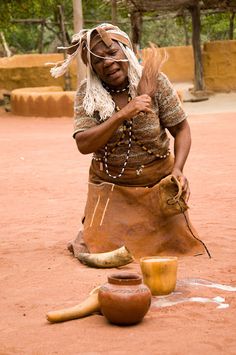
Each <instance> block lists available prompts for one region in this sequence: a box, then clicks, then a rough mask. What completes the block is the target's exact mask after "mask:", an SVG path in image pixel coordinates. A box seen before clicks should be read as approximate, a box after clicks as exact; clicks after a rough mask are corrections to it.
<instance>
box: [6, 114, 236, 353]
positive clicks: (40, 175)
mask: <svg viewBox="0 0 236 355" xmlns="http://www.w3.org/2000/svg"><path fill="white" fill-rule="evenodd" d="M189 122H190V125H191V128H192V136H193V145H192V150H191V154H190V157H189V160H188V163H187V166H186V169H185V173H186V175H187V176H188V178H189V180H190V182H191V191H192V195H191V200H190V206H191V210H190V214H191V219H192V222H193V224H194V225H195V227H196V228H197V229H198V232H199V234H200V236H201V238H202V239H203V240H204V241H205V243H206V244H207V246H208V247H209V249H210V251H211V253H212V256H213V257H212V259H211V260H209V259H208V258H207V257H197V258H193V257H190V258H184V259H181V260H180V261H179V271H178V280H181V279H184V278H187V277H191V278H194V277H195V278H203V279H208V280H211V281H214V282H218V283H221V284H227V285H231V286H236V238H235V230H236V228H235V210H236V199H235V196H236V195H235V194H236V185H235V176H236V164H235V132H236V119H235V113H226V114H207V115H204V114H202V115H194V116H191V117H190V120H189ZM0 132H1V136H0V151H1V161H0V165H1V170H0V176H1V183H0V197H1V205H0V211H1V220H0V226H1V251H0V282H1V284H0V289H1V292H0V293H1V300H0V305H1V321H0V322H1V323H0V332H1V333H0V334H1V335H0V354H1V355H8V354H24V355H25V354H33V355H45V354H62V355H65V354H66V355H68V354H72V355H74V354H89V355H92V354H104V353H105V354H134V353H136V354H161V355H166V354H171V355H175V354H176V355H177V354H178V355H179V354H181V355H183V354H184V355H185V354H186V355H187V354H191V355H192V354H203V355H204V354H208V355H210V354H214V355H215V354H227V355H229V354H235V353H236V337H235V334H236V317H235V309H236V299H235V293H233V292H227V291H222V290H217V289H209V288H207V287H204V288H203V287H198V288H197V287H195V288H190V287H189V288H186V289H184V290H182V291H183V292H184V296H189V295H190V294H191V296H202V297H215V296H221V297H225V299H226V302H227V303H229V305H230V306H229V308H227V309H218V308H216V305H215V304H214V303H209V304H208V303H206V304H204V303H192V302H191V303H182V304H177V305H174V306H171V307H166V308H159V309H158V308H154V307H153V308H152V309H151V310H150V311H149V312H148V314H147V315H146V317H145V318H144V320H143V322H142V323H140V324H138V325H136V326H130V327H118V326H115V325H110V324H109V323H107V321H106V319H105V318H104V317H103V316H101V315H92V316H90V317H87V318H83V319H78V320H73V321H70V322H65V323H61V324H49V323H47V321H46V319H45V313H46V312H47V311H49V310H55V309H59V308H63V307H68V306H72V305H75V304H77V303H79V302H80V301H82V300H83V299H85V298H86V297H87V295H88V293H89V292H90V291H91V289H92V288H93V287H95V286H97V285H99V284H102V283H104V282H106V276H107V274H109V273H112V272H114V270H101V269H90V268H87V267H85V266H82V265H81V264H80V263H79V262H78V261H77V260H76V259H74V258H73V257H72V256H71V255H70V253H69V252H68V251H67V249H66V245H67V242H68V241H69V240H71V239H73V238H74V237H75V236H76V234H77V230H78V229H79V224H80V217H81V215H82V213H83V209H84V204H85V201H86V189H87V185H86V180H87V172H88V166H89V161H90V157H89V156H82V155H80V154H79V153H78V152H77V149H76V146H75V143H74V142H73V140H72V138H71V132H72V122H71V119H69V118H60V119H43V118H23V117H14V116H12V115H11V114H9V113H8V114H7V113H5V112H3V111H1V112H0ZM123 269H125V270H129V271H137V272H139V265H138V263H134V264H130V265H129V266H126V267H124V268H123ZM177 290H178V287H177Z"/></svg>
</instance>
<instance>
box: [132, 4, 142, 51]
mask: <svg viewBox="0 0 236 355" xmlns="http://www.w3.org/2000/svg"><path fill="white" fill-rule="evenodd" d="M130 21H131V40H132V43H133V48H134V53H135V54H136V55H138V53H139V50H140V47H141V35H142V24H143V18H142V14H141V12H139V11H132V12H131V16H130Z"/></svg>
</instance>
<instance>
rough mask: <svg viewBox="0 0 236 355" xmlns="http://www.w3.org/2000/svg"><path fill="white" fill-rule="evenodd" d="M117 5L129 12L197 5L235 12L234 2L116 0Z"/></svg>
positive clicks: (224, 0)
mask: <svg viewBox="0 0 236 355" xmlns="http://www.w3.org/2000/svg"><path fill="white" fill-rule="evenodd" d="M117 3H118V4H119V3H120V4H121V3H123V4H126V6H127V7H128V8H129V9H130V11H138V12H142V13H145V12H154V11H156V12H162V11H165V12H167V11H177V10H181V9H188V8H189V7H192V6H194V5H197V4H198V3H199V5H200V8H201V9H202V10H213V9H221V10H226V11H230V10H236V0H118V1H117Z"/></svg>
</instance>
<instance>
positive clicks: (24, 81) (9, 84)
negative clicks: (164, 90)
mask: <svg viewBox="0 0 236 355" xmlns="http://www.w3.org/2000/svg"><path fill="white" fill-rule="evenodd" d="M165 49H166V51H167V53H168V55H169V59H168V61H167V62H166V63H165V64H164V66H163V68H162V70H163V72H164V73H166V75H167V76H168V77H169V79H170V80H171V81H172V82H184V81H190V82H192V81H193V78H194V61H193V50H192V46H179V47H166V48H165ZM145 51H146V49H144V50H143V52H144V53H145ZM59 60H63V54H30V55H15V56H13V57H11V58H0V89H6V90H13V89H17V88H24V87H40V86H54V85H57V86H61V87H64V77H60V78H58V79H54V78H52V77H51V75H50V72H49V67H47V66H45V63H47V62H57V61H59ZM203 72H204V80H205V85H206V89H208V90H211V91H221V92H228V91H232V90H236V41H235V40H232V41H215V42H209V43H205V44H204V46H203ZM70 76H71V89H72V90H76V87H77V77H76V61H74V62H73V64H72V66H71V69H70Z"/></svg>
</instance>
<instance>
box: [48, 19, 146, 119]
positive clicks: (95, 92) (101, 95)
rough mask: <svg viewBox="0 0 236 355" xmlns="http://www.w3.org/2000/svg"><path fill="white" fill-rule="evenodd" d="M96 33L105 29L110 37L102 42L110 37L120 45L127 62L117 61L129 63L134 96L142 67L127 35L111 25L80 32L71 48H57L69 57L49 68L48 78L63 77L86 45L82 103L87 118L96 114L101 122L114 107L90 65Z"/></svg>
mask: <svg viewBox="0 0 236 355" xmlns="http://www.w3.org/2000/svg"><path fill="white" fill-rule="evenodd" d="M101 29H102V30H101ZM95 30H96V31H97V32H98V33H99V34H100V32H101V34H100V35H101V36H102V35H103V33H104V30H105V31H106V33H108V34H109V37H108V39H106V38H104V41H106V40H109V38H110V39H115V40H116V41H117V42H118V43H119V45H120V46H121V48H122V50H123V52H124V54H125V56H126V58H127V59H125V60H124V59H121V60H117V61H128V63H129V67H128V79H129V93H130V95H131V97H134V96H135V95H136V90H137V86H138V83H139V80H140V78H141V75H142V66H141V65H140V64H139V62H138V59H137V58H136V56H135V54H134V52H133V50H132V45H131V42H130V39H129V36H128V35H127V34H126V33H125V32H123V31H121V30H120V29H119V28H118V27H117V26H113V25H110V24H107V23H104V24H101V25H99V26H96V27H94V28H92V29H88V30H81V31H80V32H79V33H77V34H75V35H74V36H73V37H72V45H71V46H69V47H59V48H61V49H66V50H69V51H70V52H72V53H71V54H69V55H68V56H67V58H66V59H65V60H64V61H62V62H58V63H56V64H55V65H54V67H53V68H51V70H50V72H51V75H52V76H53V77H55V78H57V77H59V76H61V75H63V74H64V73H65V72H66V70H67V69H68V67H69V65H70V64H71V62H72V61H73V60H74V59H75V58H76V57H77V55H80V56H81V57H82V51H83V49H84V48H85V47H84V46H86V49H87V50H86V52H87V56H86V58H83V57H82V58H83V60H84V61H86V65H87V87H86V93H85V97H84V100H83V107H84V109H85V111H86V113H87V114H88V115H89V116H92V115H93V113H94V111H98V112H99V115H100V117H101V120H106V119H107V118H109V117H110V116H111V115H112V114H113V112H114V109H115V104H114V101H113V100H112V97H111V95H110V94H109V93H108V92H107V91H106V90H105V89H104V87H103V85H102V83H101V80H100V79H99V78H98V76H97V75H96V73H95V72H94V70H93V68H92V65H91V53H90V52H91V48H90V40H91V34H92V33H93V32H94V31H95ZM102 31H103V32H102Z"/></svg>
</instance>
